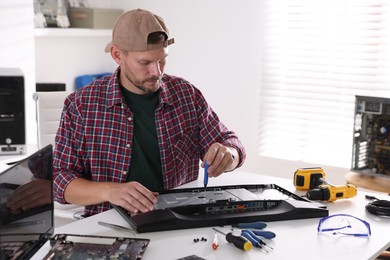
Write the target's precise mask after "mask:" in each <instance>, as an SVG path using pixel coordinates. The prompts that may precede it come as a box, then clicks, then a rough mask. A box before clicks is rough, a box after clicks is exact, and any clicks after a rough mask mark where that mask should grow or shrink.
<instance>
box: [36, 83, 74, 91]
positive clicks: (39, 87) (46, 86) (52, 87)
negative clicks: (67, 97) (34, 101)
mask: <svg viewBox="0 0 390 260" xmlns="http://www.w3.org/2000/svg"><path fill="white" fill-rule="evenodd" d="M35 91H38V92H50V91H66V85H65V83H36V84H35Z"/></svg>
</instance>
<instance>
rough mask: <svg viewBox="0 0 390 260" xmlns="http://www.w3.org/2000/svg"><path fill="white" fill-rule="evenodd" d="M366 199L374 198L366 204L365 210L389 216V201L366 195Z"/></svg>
mask: <svg viewBox="0 0 390 260" xmlns="http://www.w3.org/2000/svg"><path fill="white" fill-rule="evenodd" d="M366 198H367V199H371V200H375V201H372V202H370V203H368V204H367V205H366V210H367V211H368V212H370V213H371V214H374V215H378V216H386V217H390V201H388V200H380V199H377V198H375V197H372V196H366Z"/></svg>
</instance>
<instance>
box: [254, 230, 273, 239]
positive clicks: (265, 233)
mask: <svg viewBox="0 0 390 260" xmlns="http://www.w3.org/2000/svg"><path fill="white" fill-rule="evenodd" d="M251 231H252V232H253V233H254V234H255V235H256V236H261V237H264V238H268V239H272V238H274V237H276V234H275V233H274V232H272V231H260V230H251Z"/></svg>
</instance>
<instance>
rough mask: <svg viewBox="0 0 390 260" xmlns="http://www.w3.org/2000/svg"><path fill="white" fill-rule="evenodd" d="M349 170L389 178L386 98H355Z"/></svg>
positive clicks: (389, 100)
mask: <svg viewBox="0 0 390 260" xmlns="http://www.w3.org/2000/svg"><path fill="white" fill-rule="evenodd" d="M354 117H355V118H354V131H353V149H352V150H353V153H352V165H351V170H352V171H354V172H359V173H362V174H367V175H374V176H378V175H380V176H383V177H385V176H388V177H390V98H385V97H370V96H356V98H355V113H354Z"/></svg>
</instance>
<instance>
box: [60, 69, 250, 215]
mask: <svg viewBox="0 0 390 260" xmlns="http://www.w3.org/2000/svg"><path fill="white" fill-rule="evenodd" d="M118 73H119V68H118V69H117V70H116V71H115V73H114V74H113V75H110V76H105V77H103V78H100V79H98V80H96V81H94V82H93V83H91V84H90V85H88V86H84V87H82V88H81V89H80V90H78V91H75V92H73V93H72V94H70V95H69V96H68V97H67V98H66V100H65V103H64V109H63V111H62V116H61V122H60V126H59V129H58V132H57V136H56V145H55V151H54V194H55V198H56V200H57V201H58V202H60V203H66V201H65V199H64V191H65V189H66V187H67V185H68V184H69V183H70V182H71V181H72V180H74V179H76V178H80V177H81V178H85V179H88V180H91V181H98V182H120V183H123V182H126V174H128V169H129V167H130V163H131V155H132V140H133V129H134V125H133V120H132V117H133V115H132V112H131V110H130V108H129V107H128V106H127V105H126V102H125V100H124V98H123V96H122V94H121V90H120V87H119V85H118ZM159 95H160V103H159V105H158V107H157V109H156V113H155V119H156V128H157V136H158V140H159V149H160V156H161V166H162V175H163V182H164V188H165V189H172V188H174V187H176V186H179V185H182V184H184V183H187V182H190V181H193V180H196V179H197V177H198V173H199V160H200V159H202V158H203V157H204V155H205V153H206V151H207V149H208V148H209V147H210V145H211V144H212V143H215V142H219V143H221V144H223V145H226V146H230V147H234V148H236V149H237V151H238V153H239V156H240V163H239V165H238V166H241V165H242V163H243V162H244V160H245V157H246V154H245V149H244V147H243V146H242V144H241V142H240V141H239V140H238V138H237V136H236V135H235V134H234V132H232V131H229V130H228V129H227V128H226V127H225V126H224V125H223V124H222V123H221V122H220V121H219V119H218V116H217V115H216V114H215V113H214V111H213V110H212V109H211V108H210V107H209V105H208V104H207V102H206V100H205V99H204V97H203V95H202V93H201V92H200V91H199V90H198V89H197V88H195V87H194V86H193V85H191V84H190V83H189V82H187V81H185V80H184V79H182V78H178V77H174V76H169V75H166V74H165V75H164V76H163V78H162V84H161V90H160V94H159ZM109 208H110V205H109V203H108V202H105V203H101V204H98V205H89V206H86V207H85V214H86V215H93V214H96V213H99V212H102V211H105V210H107V209H109Z"/></svg>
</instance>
